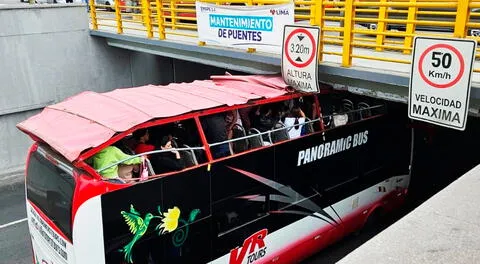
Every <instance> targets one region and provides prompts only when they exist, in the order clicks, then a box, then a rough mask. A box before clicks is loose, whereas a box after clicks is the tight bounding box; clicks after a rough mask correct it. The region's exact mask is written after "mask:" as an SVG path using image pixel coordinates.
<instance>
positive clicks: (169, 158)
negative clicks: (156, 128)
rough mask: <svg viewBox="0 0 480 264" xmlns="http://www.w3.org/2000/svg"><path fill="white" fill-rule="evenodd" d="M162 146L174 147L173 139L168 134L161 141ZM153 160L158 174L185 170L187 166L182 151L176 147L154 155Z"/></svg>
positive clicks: (166, 148) (163, 147) (162, 147)
mask: <svg viewBox="0 0 480 264" xmlns="http://www.w3.org/2000/svg"><path fill="white" fill-rule="evenodd" d="M160 148H161V149H162V150H169V149H172V141H171V139H170V138H169V137H168V136H164V137H163V138H162V140H161V141H160ZM151 162H152V166H153V169H154V171H155V173H156V174H161V173H165V172H171V171H178V170H183V169H184V168H185V163H184V162H183V160H182V157H181V156H180V153H179V152H178V150H175V149H172V150H171V151H166V152H160V153H157V154H154V155H152V157H151Z"/></svg>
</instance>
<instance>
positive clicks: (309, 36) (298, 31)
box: [283, 28, 317, 68]
mask: <svg viewBox="0 0 480 264" xmlns="http://www.w3.org/2000/svg"><path fill="white" fill-rule="evenodd" d="M299 33H304V34H305V35H307V37H308V39H309V40H310V42H311V43H312V54H310V57H309V58H308V60H307V61H305V62H302V63H298V62H296V61H294V60H293V59H292V58H291V57H290V54H289V52H288V45H289V42H290V39H291V38H292V37H293V36H294V35H295V34H299ZM316 51H317V47H316V46H315V39H314V38H313V35H312V33H310V31H308V30H306V29H304V28H297V29H295V30H293V31H292V32H290V34H289V35H288V37H287V40H286V41H285V47H284V50H283V52H285V56H286V57H287V60H288V62H290V63H291V64H292V65H293V66H295V67H298V68H304V67H306V66H307V65H309V64H310V63H311V62H312V61H313V58H315V52H316Z"/></svg>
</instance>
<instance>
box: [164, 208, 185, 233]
mask: <svg viewBox="0 0 480 264" xmlns="http://www.w3.org/2000/svg"><path fill="white" fill-rule="evenodd" d="M163 216H164V218H163V219H162V224H161V225H160V228H163V230H162V233H167V232H172V231H174V230H175V229H177V226H178V218H179V217H180V209H178V207H176V206H175V207H173V208H172V209H168V212H166V213H164V214H163Z"/></svg>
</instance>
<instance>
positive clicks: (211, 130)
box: [201, 113, 230, 159]
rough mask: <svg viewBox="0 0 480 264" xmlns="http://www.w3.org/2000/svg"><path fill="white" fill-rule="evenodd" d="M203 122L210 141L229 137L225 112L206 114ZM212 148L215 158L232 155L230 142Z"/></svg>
mask: <svg viewBox="0 0 480 264" xmlns="http://www.w3.org/2000/svg"><path fill="white" fill-rule="evenodd" d="M201 122H202V127H203V131H205V137H206V138H207V141H208V142H209V143H216V142H222V141H226V140H227V139H228V138H227V124H226V122H225V114H224V113H219V114H213V115H209V116H206V117H204V118H202V121H201ZM210 149H211V151H212V156H213V158H215V159H218V158H221V157H226V156H228V155H230V149H229V146H228V143H224V144H220V145H218V146H213V147H211V148H210Z"/></svg>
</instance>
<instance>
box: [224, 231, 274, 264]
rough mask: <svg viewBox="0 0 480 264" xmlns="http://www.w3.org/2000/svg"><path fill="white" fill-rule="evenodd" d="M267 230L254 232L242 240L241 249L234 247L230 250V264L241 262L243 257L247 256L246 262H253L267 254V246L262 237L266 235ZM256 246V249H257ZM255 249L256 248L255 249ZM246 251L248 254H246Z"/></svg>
mask: <svg viewBox="0 0 480 264" xmlns="http://www.w3.org/2000/svg"><path fill="white" fill-rule="evenodd" d="M267 233H268V230H267V229H262V230H260V231H258V232H256V233H255V234H253V235H251V236H249V237H248V238H247V239H245V241H243V246H242V249H241V250H240V253H239V252H238V251H239V248H238V247H236V248H235V249H232V251H230V264H241V263H242V262H243V260H244V259H245V257H247V263H253V262H255V261H257V260H259V259H260V258H262V257H264V256H265V254H267V247H266V246H265V242H264V241H263V239H264V238H265V237H266V236H267ZM257 246H258V249H257ZM256 249H257V250H256ZM247 251H248V256H246V255H247Z"/></svg>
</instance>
